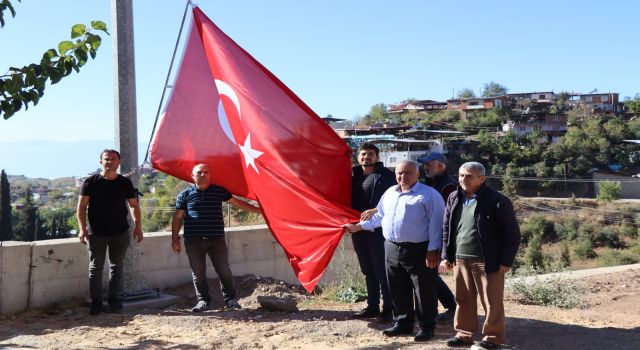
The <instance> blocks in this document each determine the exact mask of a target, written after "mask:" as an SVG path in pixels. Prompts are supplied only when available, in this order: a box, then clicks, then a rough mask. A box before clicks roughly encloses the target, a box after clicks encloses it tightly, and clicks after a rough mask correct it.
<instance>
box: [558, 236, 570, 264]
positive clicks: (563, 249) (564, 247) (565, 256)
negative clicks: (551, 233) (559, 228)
mask: <svg viewBox="0 0 640 350" xmlns="http://www.w3.org/2000/svg"><path fill="white" fill-rule="evenodd" d="M560 263H561V265H562V267H569V266H571V253H570V252H569V243H568V242H567V241H562V243H561V244H560Z"/></svg>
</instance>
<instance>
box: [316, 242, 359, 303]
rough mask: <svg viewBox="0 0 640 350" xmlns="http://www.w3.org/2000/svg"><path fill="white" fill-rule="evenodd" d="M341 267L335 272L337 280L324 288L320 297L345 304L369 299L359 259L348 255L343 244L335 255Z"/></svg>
mask: <svg viewBox="0 0 640 350" xmlns="http://www.w3.org/2000/svg"><path fill="white" fill-rule="evenodd" d="M334 259H335V260H336V261H337V263H338V264H337V265H336V266H340V268H337V269H335V270H333V271H334V273H335V279H334V280H333V281H332V282H330V283H329V284H328V285H325V286H322V288H321V289H320V296H321V297H322V298H323V299H328V300H331V301H339V302H344V303H355V302H358V301H363V300H366V299H367V289H366V285H365V280H364V275H363V274H362V273H361V272H360V268H359V266H358V262H357V259H354V256H352V255H351V254H347V253H346V251H345V248H344V245H343V244H340V246H339V247H338V249H337V250H336V252H335V254H334Z"/></svg>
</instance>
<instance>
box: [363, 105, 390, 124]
mask: <svg viewBox="0 0 640 350" xmlns="http://www.w3.org/2000/svg"><path fill="white" fill-rule="evenodd" d="M388 117H389V115H388V113H387V106H386V105H385V104H384V103H378V104H375V105H373V106H371V110H369V113H367V115H365V116H364V120H365V123H366V124H369V125H372V124H375V123H377V122H382V123H384V122H386V121H387V119H388Z"/></svg>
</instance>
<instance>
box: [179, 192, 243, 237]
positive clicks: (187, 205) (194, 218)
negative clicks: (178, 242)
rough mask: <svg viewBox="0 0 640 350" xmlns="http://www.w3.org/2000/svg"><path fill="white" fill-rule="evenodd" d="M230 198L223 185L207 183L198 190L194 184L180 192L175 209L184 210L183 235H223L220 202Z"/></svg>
mask: <svg viewBox="0 0 640 350" xmlns="http://www.w3.org/2000/svg"><path fill="white" fill-rule="evenodd" d="M229 199H231V193H229V191H227V190H226V189H225V188H224V187H220V186H216V185H209V187H207V188H206V189H205V190H199V189H198V187H196V186H195V185H191V186H189V187H187V188H186V189H185V190H183V191H182V192H180V194H179V195H178V198H177V199H176V209H180V210H184V211H185V214H184V236H185V237H190V236H223V237H224V220H223V215H222V202H226V201H228V200H229Z"/></svg>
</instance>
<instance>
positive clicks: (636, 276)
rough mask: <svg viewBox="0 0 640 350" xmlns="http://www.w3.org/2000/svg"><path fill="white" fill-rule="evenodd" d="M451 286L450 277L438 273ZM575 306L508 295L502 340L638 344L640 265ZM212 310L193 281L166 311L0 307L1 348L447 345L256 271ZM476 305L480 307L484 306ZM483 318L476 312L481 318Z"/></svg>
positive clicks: (605, 280)
mask: <svg viewBox="0 0 640 350" xmlns="http://www.w3.org/2000/svg"><path fill="white" fill-rule="evenodd" d="M445 281H447V283H449V284H450V285H451V276H445ZM579 283H580V284H582V285H583V286H584V287H585V288H586V293H585V296H584V299H583V304H582V306H581V307H580V308H576V309H572V310H564V309H558V308H551V307H541V306H534V305H521V304H518V303H517V302H516V301H515V298H514V297H513V296H511V295H507V301H506V305H505V306H506V312H507V336H508V342H507V344H505V345H504V347H503V348H504V349H526V350H535V349H545V350H549V349H563V350H567V349H629V350H630V349H640V270H635V271H634V270H628V271H625V272H620V273H612V274H607V275H600V276H593V277H590V278H586V279H583V280H581V281H579ZM211 284H212V286H215V287H212V294H213V295H215V296H217V297H218V299H215V300H214V301H213V305H212V307H213V308H214V309H212V310H209V311H207V312H204V313H202V314H193V313H190V312H189V310H188V309H189V307H190V306H192V304H193V303H194V298H193V290H192V286H191V285H185V286H182V287H180V288H176V289H172V290H167V291H165V292H167V293H169V294H173V295H176V296H179V297H180V298H179V303H178V304H177V305H173V306H170V307H168V308H166V309H163V310H151V309H149V310H136V311H133V310H129V311H128V310H127V309H126V308H125V312H124V313H123V314H105V313H103V314H101V315H99V316H90V315H88V309H87V307H86V306H73V305H66V306H62V305H61V306H58V307H55V308H51V309H49V310H39V311H29V312H26V313H22V314H18V315H5V316H0V348H3V349H4V348H18V349H328V348H335V349H396V348H406V349H418V348H419V349H447V347H446V345H445V344H444V340H445V339H446V338H448V337H450V336H451V335H452V325H451V324H441V325H438V326H437V329H436V339H435V340H432V341H430V342H426V343H420V344H417V343H414V342H413V337H398V338H386V337H384V336H383V335H382V334H381V330H382V329H384V328H386V327H388V326H389V325H388V324H380V323H376V322H375V321H374V320H369V321H363V320H352V319H351V318H350V316H351V314H352V313H353V312H354V311H356V310H359V309H361V308H362V307H364V304H363V303H355V304H345V303H336V302H329V301H326V300H324V299H323V298H320V297H317V296H310V295H308V294H307V293H305V292H304V291H303V290H301V289H300V288H299V287H297V286H291V285H287V284H285V283H283V282H280V281H274V280H271V279H259V278H255V277H253V276H244V277H238V278H236V286H237V287H238V291H239V297H240V303H241V304H242V305H243V309H242V310H238V311H224V310H222V309H221V307H222V304H223V303H222V301H221V299H220V296H219V295H220V291H219V288H218V287H217V281H211ZM260 295H279V296H285V295H291V296H294V297H296V298H297V299H298V301H299V305H298V306H299V308H300V312H298V313H283V312H269V311H266V310H263V309H262V308H261V307H260V305H259V304H258V302H257V297H258V296H260ZM481 314H482V312H481ZM480 319H482V317H480Z"/></svg>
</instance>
